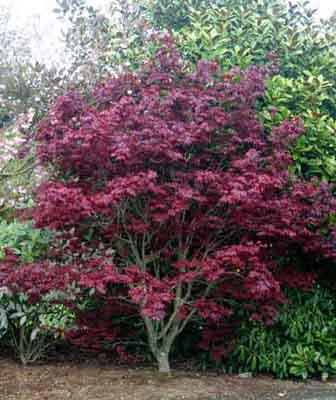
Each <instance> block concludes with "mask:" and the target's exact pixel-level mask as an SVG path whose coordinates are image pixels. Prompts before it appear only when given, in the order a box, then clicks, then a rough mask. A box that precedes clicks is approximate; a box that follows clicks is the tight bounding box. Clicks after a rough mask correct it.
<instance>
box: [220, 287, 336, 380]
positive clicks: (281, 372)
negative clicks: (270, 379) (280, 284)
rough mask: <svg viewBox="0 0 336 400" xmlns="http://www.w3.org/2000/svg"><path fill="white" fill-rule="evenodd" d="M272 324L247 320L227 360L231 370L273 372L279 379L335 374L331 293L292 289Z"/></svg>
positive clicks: (335, 330) (335, 318) (335, 319)
mask: <svg viewBox="0 0 336 400" xmlns="http://www.w3.org/2000/svg"><path fill="white" fill-rule="evenodd" d="M289 299H290V303H289V304H287V305H284V306H282V308H281V309H280V312H279V316H278V320H277V322H276V324H275V325H273V326H268V327H267V326H264V325H262V324H261V323H258V322H247V323H245V324H244V325H243V327H242V329H241V330H240V334H239V339H238V341H237V343H236V344H235V349H234V351H233V352H232V353H231V355H230V356H229V359H228V360H227V361H226V368H227V369H228V370H231V371H239V372H252V373H272V374H274V375H276V376H277V377H279V378H288V377H298V378H303V379H307V378H308V377H312V376H320V377H321V378H322V379H326V378H328V377H329V376H330V375H335V374H336V316H335V311H336V302H335V297H334V294H333V293H331V292H328V291H326V290H323V289H321V288H318V289H316V290H315V291H314V292H313V293H311V292H308V293H302V292H299V291H291V292H290V294H289Z"/></svg>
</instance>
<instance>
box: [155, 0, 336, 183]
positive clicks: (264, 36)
mask: <svg viewBox="0 0 336 400" xmlns="http://www.w3.org/2000/svg"><path fill="white" fill-rule="evenodd" d="M154 3H155V5H154V6H153V7H158V5H157V4H159V3H161V2H159V1H156V2H155V1H154ZM201 3H204V2H198V4H195V5H194V8H192V7H190V6H189V11H190V10H191V11H190V16H189V18H188V23H187V24H186V25H185V26H176V25H174V24H171V28H172V29H173V31H174V33H175V37H176V40H177V41H178V43H179V47H180V50H181V51H182V52H183V54H184V56H185V57H186V58H187V59H188V60H191V61H192V62H194V63H196V62H197V61H198V60H200V59H206V60H217V61H218V62H219V63H220V65H221V67H222V69H223V70H229V69H230V68H232V67H233V66H239V67H241V68H243V69H245V68H247V67H248V66H249V65H250V64H257V65H264V64H267V63H269V62H270V61H274V60H276V61H275V62H276V64H277V67H278V72H277V75H275V76H274V77H273V78H272V79H270V81H269V83H268V90H267V94H266V98H265V101H264V102H263V107H262V108H261V110H260V114H261V118H262V120H263V122H264V123H265V124H266V126H267V124H268V125H269V127H270V128H271V126H274V125H276V124H278V123H280V122H281V121H283V120H284V119H286V118H288V117H293V116H298V115H299V116H301V117H302V119H303V122H304V126H305V128H306V132H305V134H304V135H302V137H301V138H300V139H299V140H298V143H297V146H296V147H295V148H294V149H293V156H294V158H295V160H296V172H298V173H300V174H302V175H304V176H306V177H308V178H310V177H318V178H319V179H324V180H327V181H330V182H335V180H336V156H335V154H336V129H335V128H336V121H335V118H336V101H335V98H336V78H335V77H336V32H335V29H333V28H332V24H331V23H318V22H316V21H315V19H314V12H313V10H312V9H311V8H310V6H309V2H303V3H301V4H294V3H293V4H290V5H288V4H287V2H285V1H282V0H222V1H218V2H216V4H215V5H212V6H209V4H201ZM205 3H206V2H205ZM166 11H167V10H166ZM180 12H183V7H182V8H181V11H180ZM160 18H163V17H162V15H161V17H160ZM160 18H159V17H158V21H159V20H160ZM270 105H272V107H273V110H272V111H271V110H269V109H268V106H270ZM274 107H276V109H277V111H276V112H274Z"/></svg>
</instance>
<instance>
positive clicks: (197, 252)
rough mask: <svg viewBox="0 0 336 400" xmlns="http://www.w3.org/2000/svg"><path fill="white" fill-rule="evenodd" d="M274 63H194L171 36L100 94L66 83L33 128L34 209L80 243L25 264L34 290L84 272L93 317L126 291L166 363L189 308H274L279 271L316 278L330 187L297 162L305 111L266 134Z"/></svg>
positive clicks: (282, 278)
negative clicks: (94, 305)
mask: <svg viewBox="0 0 336 400" xmlns="http://www.w3.org/2000/svg"><path fill="white" fill-rule="evenodd" d="M270 73H271V69H268V68H263V69H260V68H259V69H258V68H256V67H253V66H251V67H250V68H248V69H247V70H245V71H242V70H239V69H233V70H232V71H231V72H230V73H226V74H222V73H221V72H220V71H219V69H218V66H217V65H216V63H212V62H200V63H199V64H198V67H197V70H196V71H194V72H190V70H189V69H188V68H186V65H184V63H183V62H182V61H181V59H180V57H179V54H178V53H177V52H176V50H175V48H174V46H173V44H172V43H171V42H170V39H169V38H168V39H166V44H165V45H164V46H163V47H162V48H161V49H160V50H159V51H158V52H157V54H156V57H155V58H154V59H153V60H152V61H151V62H150V63H149V64H147V65H144V66H143V68H142V69H141V70H140V71H139V72H137V73H134V74H125V75H119V76H116V77H113V78H111V79H110V80H108V81H107V82H104V83H102V84H101V85H100V86H98V87H97V88H96V89H95V90H94V92H93V94H92V99H89V100H85V99H84V98H82V97H81V96H80V94H78V93H75V92H71V93H68V94H66V95H65V96H62V97H60V98H59V99H58V101H57V102H56V104H55V106H54V108H53V110H52V112H51V113H50V115H49V116H48V117H47V118H46V119H45V120H44V121H43V123H42V124H41V126H40V128H39V132H38V136H37V139H38V156H39V159H40V161H41V162H42V163H44V164H45V165H51V166H52V168H53V169H52V170H53V175H52V179H50V181H48V182H45V183H44V184H43V185H42V186H41V187H40V188H39V190H38V194H37V206H36V210H35V219H36V223H37V225H38V226H39V227H48V228H51V229H55V230H58V231H59V232H61V233H62V235H63V239H64V241H65V240H66V241H67V244H68V248H70V249H72V252H73V256H72V258H71V260H70V259H65V258H66V257H65V256H64V254H63V255H62V254H58V256H57V257H56V258H55V260H60V261H59V263H58V262H56V261H55V260H54V262H53V263H49V265H48V266H47V265H43V266H42V267H41V266H40V267H36V265H33V266H26V267H24V268H23V271H24V273H25V274H26V275H25V279H24V280H21V281H22V282H23V281H24V284H25V285H26V286H25V290H26V292H27V293H31V294H32V295H36V294H37V293H38V292H39V291H40V294H44V293H45V292H46V291H47V290H49V291H50V290H52V289H54V288H57V289H58V290H60V288H61V287H62V285H63V290H69V291H71V290H73V287H74V285H75V286H76V288H77V289H76V292H75V293H76V296H77V297H78V298H79V297H81V296H85V295H87V294H88V293H89V294H90V296H92V297H96V298H97V299H103V302H104V304H105V306H104V307H102V308H100V309H99V308H98V309H97V310H96V311H95V314H94V315H95V319H96V324H97V326H99V320H100V318H101V317H102V314H104V318H105V317H106V315H107V314H106V306H107V305H108V307H107V308H108V309H109V312H110V314H113V312H116V311H115V310H116V305H118V307H122V304H124V307H125V308H124V309H123V311H120V310H121V309H120V308H119V311H118V312H121V313H122V312H126V313H127V314H130V313H135V314H136V315H137V317H138V318H139V319H140V320H141V321H142V323H143V327H144V329H145V331H146V336H147V341H148V346H149V349H150V351H151V353H152V355H153V357H154V358H155V359H156V361H157V363H158V366H159V370H160V371H162V372H168V371H169V369H170V363H169V355H170V352H171V349H172V346H173V344H174V343H175V341H176V339H177V338H178V337H179V335H180V334H181V333H182V332H183V330H184V328H185V327H186V325H187V324H188V323H189V322H190V321H191V320H192V319H194V318H202V319H204V320H205V321H207V322H208V323H209V324H210V325H213V326H216V324H220V322H221V321H223V320H225V319H226V318H229V317H230V316H231V315H232V313H233V312H234V309H235V304H245V305H246V307H247V308H248V309H251V310H252V311H253V317H254V318H260V319H264V320H266V321H270V320H272V319H274V315H275V307H276V305H277V304H278V303H280V302H283V301H284V300H285V296H284V294H283V293H282V287H283V285H294V286H295V285H296V286H300V285H301V286H302V287H305V286H307V285H308V286H309V285H311V284H312V283H313V281H314V277H315V269H314V268H315V265H316V264H317V263H318V262H319V261H320V260H323V259H330V258H334V257H335V255H336V246H335V230H334V229H333V228H332V227H331V226H330V224H329V217H328V216H329V214H330V212H331V211H333V210H335V200H333V198H332V196H331V193H330V189H329V188H328V186H327V185H326V184H317V183H316V182H306V181H303V180H301V179H299V178H297V177H295V176H293V175H292V174H291V173H290V165H291V163H292V158H291V155H290V146H291V144H292V143H293V142H294V141H295V140H296V139H297V138H298V136H299V135H300V134H301V133H302V126H301V124H300V121H299V120H288V121H285V122H284V123H283V124H282V125H280V126H278V127H276V128H275V129H274V130H273V132H271V134H268V135H266V133H265V132H264V130H263V127H262V126H261V124H260V122H259V121H258V119H257V117H256V114H255V111H254V105H255V103H256V101H258V100H259V99H261V98H262V96H263V91H264V81H265V79H266V78H267V76H268V74H270ZM62 257H63V258H62ZM61 260H62V261H61ZM297 260H300V263H301V264H302V261H304V264H305V271H303V270H301V266H300V265H298V264H299V263H298V262H297ZM36 268H37V272H36V273H35V274H32V275H31V276H33V277H35V278H36V279H35V280H34V284H31V285H30V288H29V287H27V285H28V286H29V283H27V282H28V281H31V280H32V279H33V278H27V271H28V270H29V269H31V271H36ZM309 271H310V272H309ZM19 273H20V272H19ZM42 275H43V277H44V278H43V279H42V278H41V276H42ZM8 276H9V275H8ZM46 277H48V279H47V278H46ZM56 277H58V279H57V278H56ZM61 281H62V282H61ZM11 282H12V284H11V285H12V287H15V285H16V286H17V287H19V286H20V284H19V283H18V282H19V279H18V277H17V276H15V277H14V278H13V277H12V280H11ZM39 282H40V283H39ZM41 282H42V283H41ZM22 284H23V283H22ZM54 284H55V285H56V286H57V287H56V286H55V287H53V286H54ZM21 286H22V285H21ZM125 310H126V311H125ZM110 314H108V315H110ZM116 336H117V335H112V336H111V337H110V339H111V340H112V337H114V338H115V337H116ZM107 338H108V337H107Z"/></svg>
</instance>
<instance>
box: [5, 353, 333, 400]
mask: <svg viewBox="0 0 336 400" xmlns="http://www.w3.org/2000/svg"><path fill="white" fill-rule="evenodd" d="M0 369H1V374H0V399H1V400H67V399H71V400H274V399H286V400H301V399H304V400H305V399H309V400H312V399H314V400H315V399H321V400H322V399H323V400H324V399H325V400H334V399H335V400H336V383H322V382H317V381H316V382H315V381H312V382H309V383H298V382H292V381H278V380H275V379H272V378H269V377H257V378H242V377H239V376H229V375H219V374H214V373H208V374H198V373H196V372H193V373H191V372H181V371H178V372H175V373H173V374H172V376H170V377H162V376H159V375H158V374H157V373H156V372H155V371H154V370H153V369H149V368H148V369H146V368H141V369H137V368H133V369H127V368H122V367H116V366H111V365H100V364H99V363H92V361H91V362H90V363H80V364H79V363H71V362H53V363H51V362H49V363H46V364H41V365H36V366H28V367H23V366H21V365H19V364H17V363H15V362H13V361H11V360H7V359H0Z"/></svg>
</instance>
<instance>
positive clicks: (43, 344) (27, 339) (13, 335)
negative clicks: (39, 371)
mask: <svg viewBox="0 0 336 400" xmlns="http://www.w3.org/2000/svg"><path fill="white" fill-rule="evenodd" d="M73 320H74V316H73V314H72V313H71V312H70V311H68V310H67V309H66V308H65V307H64V306H62V305H59V304H51V303H49V301H48V299H47V298H46V299H44V300H43V301H40V302H38V303H31V302H29V301H28V298H27V296H26V295H25V294H23V293H19V294H13V293H11V292H10V291H9V290H7V289H6V288H1V289H0V339H1V344H2V345H8V346H10V348H11V349H12V350H13V352H14V356H15V357H17V358H18V359H19V360H20V362H21V363H22V364H24V365H26V364H30V363H33V362H35V361H37V360H39V359H41V358H43V357H44V356H45V355H46V352H47V350H48V349H49V348H50V347H51V346H52V345H53V344H54V343H55V342H56V341H58V340H59V339H60V338H61V337H62V335H63V332H64V331H65V329H66V328H67V327H68V326H70V325H71V324H72V323H73Z"/></svg>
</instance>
